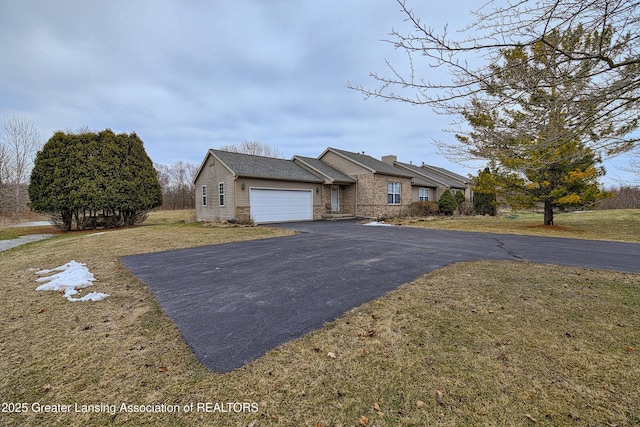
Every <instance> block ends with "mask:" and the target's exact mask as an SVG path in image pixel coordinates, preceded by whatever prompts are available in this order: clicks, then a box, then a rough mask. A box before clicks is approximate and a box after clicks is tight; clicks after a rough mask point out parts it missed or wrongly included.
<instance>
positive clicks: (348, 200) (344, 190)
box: [314, 184, 356, 218]
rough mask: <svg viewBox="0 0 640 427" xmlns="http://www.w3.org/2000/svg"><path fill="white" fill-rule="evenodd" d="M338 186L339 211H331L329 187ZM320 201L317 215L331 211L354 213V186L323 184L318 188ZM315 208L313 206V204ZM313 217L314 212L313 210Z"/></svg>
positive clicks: (320, 215)
mask: <svg viewBox="0 0 640 427" xmlns="http://www.w3.org/2000/svg"><path fill="white" fill-rule="evenodd" d="M332 187H333V188H338V189H339V190H340V196H339V197H340V211H339V212H333V211H332V210H331V188H332ZM320 195H321V202H320V205H319V206H318V209H319V211H318V212H319V217H320V218H321V217H322V215H325V214H331V213H334V214H335V213H340V214H350V215H355V212H356V186H355V184H347V185H339V184H333V185H323V186H322V189H321V190H320ZM314 210H315V206H314ZM314 218H315V212H314Z"/></svg>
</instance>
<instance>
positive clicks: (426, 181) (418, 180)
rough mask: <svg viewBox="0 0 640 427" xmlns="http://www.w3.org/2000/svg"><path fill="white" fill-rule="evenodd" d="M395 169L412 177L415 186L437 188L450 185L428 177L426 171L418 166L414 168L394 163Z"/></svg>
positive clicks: (409, 165) (405, 164)
mask: <svg viewBox="0 0 640 427" xmlns="http://www.w3.org/2000/svg"><path fill="white" fill-rule="evenodd" d="M394 163H395V164H396V165H397V167H400V168H403V169H405V170H408V171H409V173H410V174H412V175H413V176H414V182H415V184H417V185H421V184H422V185H424V186H425V187H439V186H441V185H444V186H449V185H450V184H448V183H446V182H444V181H443V180H442V179H437V178H436V177H433V176H430V175H429V172H428V171H427V170H426V169H422V168H421V167H420V166H416V165H414V164H411V163H402V162H394Z"/></svg>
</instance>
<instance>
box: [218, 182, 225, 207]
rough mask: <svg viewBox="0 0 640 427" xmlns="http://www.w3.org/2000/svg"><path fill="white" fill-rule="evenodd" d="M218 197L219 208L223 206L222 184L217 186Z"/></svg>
mask: <svg viewBox="0 0 640 427" xmlns="http://www.w3.org/2000/svg"><path fill="white" fill-rule="evenodd" d="M218 197H219V198H220V200H219V201H220V203H219V204H220V206H224V182H221V183H220V184H218Z"/></svg>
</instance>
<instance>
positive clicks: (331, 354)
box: [327, 351, 338, 359]
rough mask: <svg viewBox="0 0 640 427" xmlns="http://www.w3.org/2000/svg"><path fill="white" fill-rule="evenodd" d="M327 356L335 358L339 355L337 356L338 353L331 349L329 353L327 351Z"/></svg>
mask: <svg viewBox="0 0 640 427" xmlns="http://www.w3.org/2000/svg"><path fill="white" fill-rule="evenodd" d="M327 356H328V357H330V358H332V359H335V358H337V357H338V356H336V354H335V353H334V352H333V351H330V352H329V353H327Z"/></svg>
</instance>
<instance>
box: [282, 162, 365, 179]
mask: <svg viewBox="0 0 640 427" xmlns="http://www.w3.org/2000/svg"><path fill="white" fill-rule="evenodd" d="M293 160H294V161H295V160H298V161H300V162H302V163H303V164H305V165H306V166H307V167H309V168H311V169H313V170H315V171H316V172H318V173H320V174H321V175H322V176H324V177H325V178H326V179H327V181H329V182H330V183H337V184H341V183H348V184H353V183H354V182H356V180H355V179H353V178H351V177H350V176H349V175H346V174H344V173H342V172H340V171H339V170H337V169H334V168H333V167H331V166H329V165H328V164H326V163H324V162H323V161H321V160H318V159H314V158H313V157H304V156H293Z"/></svg>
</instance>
